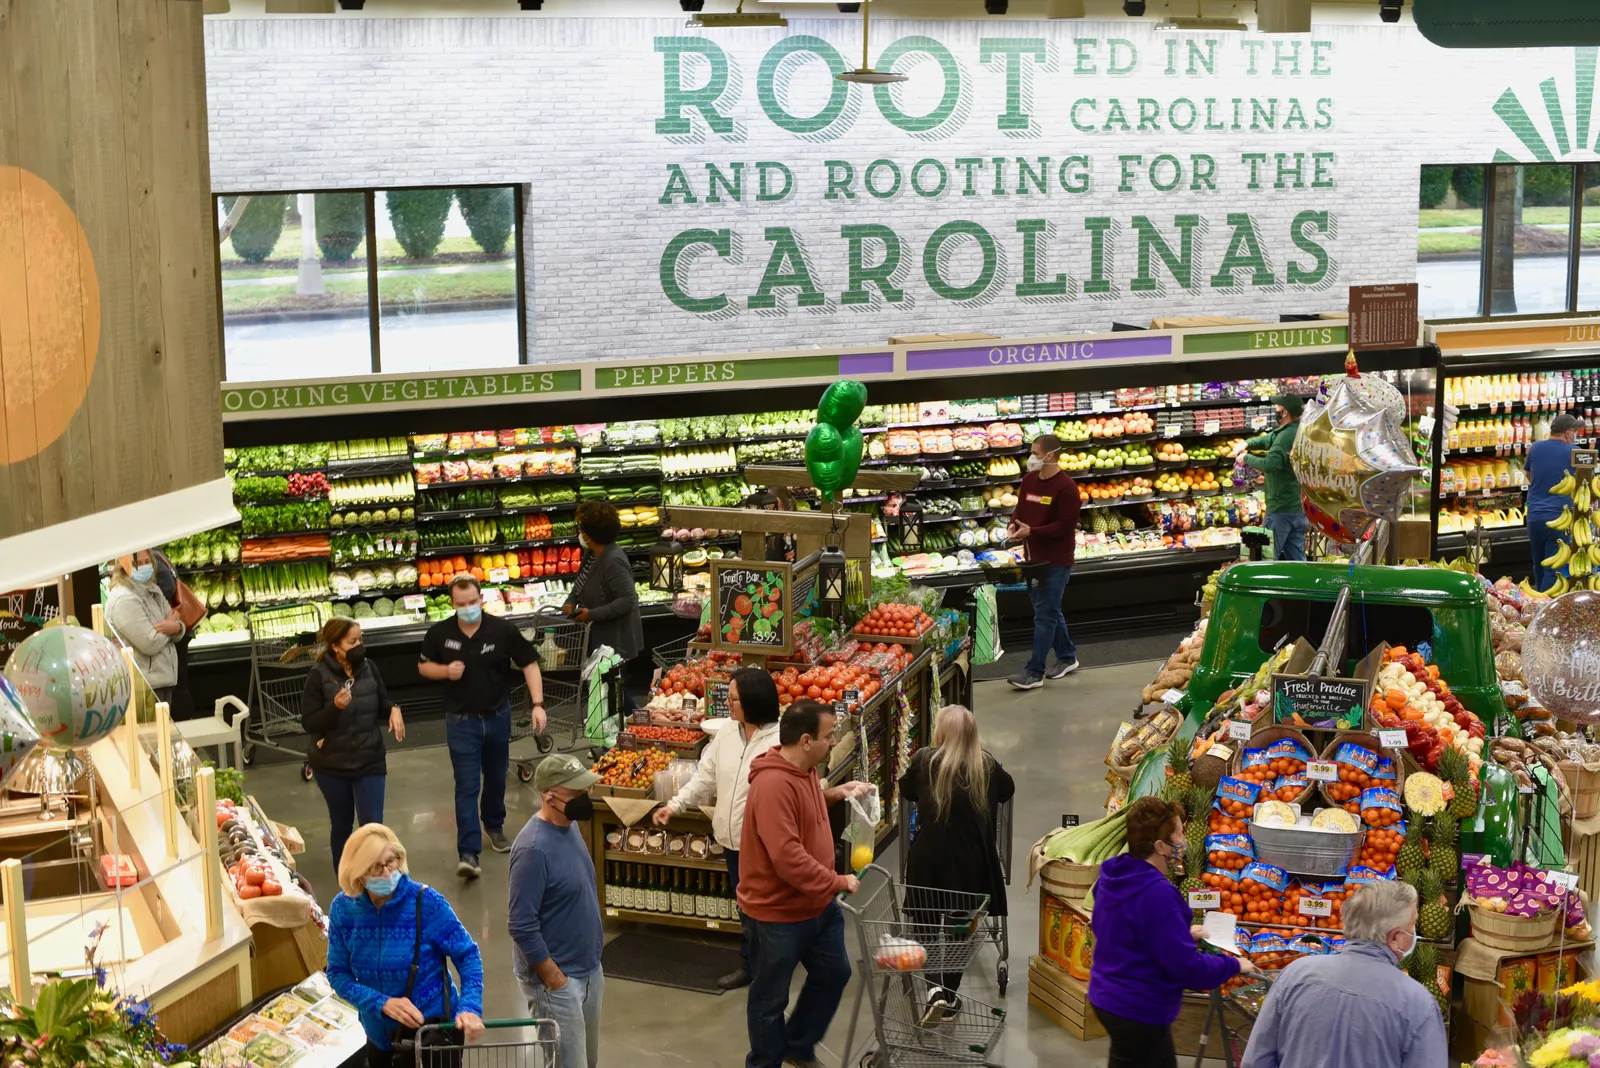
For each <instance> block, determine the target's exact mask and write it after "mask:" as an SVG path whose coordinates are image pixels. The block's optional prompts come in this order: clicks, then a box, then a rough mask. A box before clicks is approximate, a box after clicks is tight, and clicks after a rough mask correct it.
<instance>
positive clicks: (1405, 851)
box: [1394, 817, 1428, 886]
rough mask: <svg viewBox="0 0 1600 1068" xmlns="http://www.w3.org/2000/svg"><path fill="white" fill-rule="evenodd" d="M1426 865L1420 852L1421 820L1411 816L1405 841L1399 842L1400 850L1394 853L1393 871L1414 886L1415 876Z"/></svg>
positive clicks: (1420, 872)
mask: <svg viewBox="0 0 1600 1068" xmlns="http://www.w3.org/2000/svg"><path fill="white" fill-rule="evenodd" d="M1427 866H1428V861H1427V858H1426V857H1424V856H1423V854H1422V820H1421V819H1419V818H1416V817H1413V818H1412V820H1411V822H1410V823H1409V824H1407V825H1406V837H1405V841H1403V842H1402V843H1400V851H1399V852H1398V853H1396V854H1395V857H1394V867H1395V871H1396V872H1398V873H1399V875H1400V878H1402V879H1404V880H1405V881H1406V882H1408V883H1410V884H1411V885H1412V886H1415V885H1416V884H1417V876H1418V875H1421V874H1422V872H1423V870H1424V869H1425V868H1426V867H1427Z"/></svg>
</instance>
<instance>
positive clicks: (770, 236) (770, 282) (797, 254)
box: [744, 226, 828, 311]
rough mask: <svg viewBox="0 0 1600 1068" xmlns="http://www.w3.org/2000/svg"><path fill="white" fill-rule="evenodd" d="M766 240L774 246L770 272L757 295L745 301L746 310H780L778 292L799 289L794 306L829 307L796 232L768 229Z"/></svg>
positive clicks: (768, 259)
mask: <svg viewBox="0 0 1600 1068" xmlns="http://www.w3.org/2000/svg"><path fill="white" fill-rule="evenodd" d="M766 239H767V240H768V241H770V242H772V255H770V256H768V257H767V269H766V270H765V271H764V272H762V275H761V284H760V285H759V286H757V287H756V291H755V294H754V295H753V296H749V297H746V298H745V302H744V303H745V307H747V308H749V309H751V310H752V311H760V310H767V309H773V308H776V307H778V294H777V291H778V290H780V289H798V290H799V291H800V292H799V293H798V294H796V296H795V303H796V304H798V305H799V306H800V307H802V308H816V307H821V306H822V305H824V304H826V303H827V302H828V298H827V296H826V295H825V294H824V293H823V292H822V290H820V289H818V288H817V283H816V282H815V281H813V280H812V278H811V265H810V263H808V262H807V260H806V253H805V248H804V247H803V246H802V245H801V244H800V239H799V238H798V237H796V236H795V233H794V231H793V230H792V229H790V228H789V227H787V226H769V227H767V230H766Z"/></svg>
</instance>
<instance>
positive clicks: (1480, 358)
mask: <svg viewBox="0 0 1600 1068" xmlns="http://www.w3.org/2000/svg"><path fill="white" fill-rule="evenodd" d="M1428 336H1429V339H1430V340H1431V341H1433V342H1434V343H1435V344H1436V345H1437V346H1438V348H1439V350H1440V354H1441V366H1442V369H1443V371H1442V374H1443V397H1444V400H1445V401H1446V402H1447V403H1449V404H1453V405H1455V406H1456V407H1457V408H1459V409H1460V413H1461V414H1460V418H1459V421H1458V423H1457V426H1456V428H1455V431H1454V433H1452V434H1451V435H1449V437H1448V438H1446V439H1445V440H1444V441H1442V442H1441V445H1440V449H1441V452H1440V465H1439V470H1438V478H1437V479H1436V481H1435V484H1434V487H1433V489H1434V497H1435V500H1436V502H1437V506H1438V513H1437V514H1438V520H1437V532H1438V535H1437V543H1436V555H1437V556H1441V557H1454V556H1460V555H1463V554H1465V553H1468V552H1469V551H1476V552H1477V553H1479V554H1482V553H1487V554H1488V558H1489V562H1490V564H1491V566H1492V568H1493V573H1494V574H1496V575H1500V574H1509V575H1511V576H1512V577H1513V578H1521V577H1523V576H1525V575H1527V574H1528V573H1530V572H1531V569H1532V561H1531V560H1530V559H1529V555H1528V535H1527V529H1526V526H1525V525H1524V516H1523V512H1524V509H1525V506H1526V496H1527V493H1526V477H1525V473H1524V469H1523V463H1524V461H1525V459H1526V457H1527V453H1528V448H1529V446H1531V445H1532V444H1533V443H1534V442H1536V441H1539V440H1542V439H1543V438H1545V437H1548V436H1549V423H1550V419H1551V417H1553V416H1554V415H1555V414H1556V413H1558V412H1567V413H1569V414H1572V415H1575V416H1577V417H1578V418H1579V419H1580V420H1582V421H1583V427H1582V428H1581V429H1580V430H1579V431H1578V435H1579V444H1587V445H1590V446H1593V445H1596V444H1600V318H1595V317H1583V318H1561V319H1548V318H1544V319H1523V320H1516V321H1501V322H1493V323H1488V322H1483V321H1474V322H1462V323H1439V324H1434V325H1432V326H1430V327H1429V330H1428ZM1480 570H1483V568H1481V567H1480Z"/></svg>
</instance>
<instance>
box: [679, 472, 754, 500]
mask: <svg viewBox="0 0 1600 1068" xmlns="http://www.w3.org/2000/svg"><path fill="white" fill-rule="evenodd" d="M752 492H754V491H753V490H752V489H751V488H750V487H749V486H747V485H745V482H744V479H742V478H740V477H738V476H737V475H735V476H733V477H730V478H702V479H700V480H699V481H698V482H677V483H673V484H672V485H670V486H667V487H666V489H665V490H664V491H663V497H662V499H663V500H664V501H665V502H666V503H667V504H669V505H674V504H675V505H679V506H680V507H684V508H737V507H738V506H739V505H740V504H741V503H742V502H743V501H744V499H745V498H746V497H748V496H750V494H751V493H752Z"/></svg>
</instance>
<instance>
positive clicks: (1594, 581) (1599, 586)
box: [1589, 574, 1600, 593]
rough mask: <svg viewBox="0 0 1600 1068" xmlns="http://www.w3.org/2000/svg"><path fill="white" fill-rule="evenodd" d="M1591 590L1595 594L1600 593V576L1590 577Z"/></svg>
mask: <svg viewBox="0 0 1600 1068" xmlns="http://www.w3.org/2000/svg"><path fill="white" fill-rule="evenodd" d="M1589 589H1590V591H1591V592H1593V593H1600V574H1595V575H1590V576H1589Z"/></svg>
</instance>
